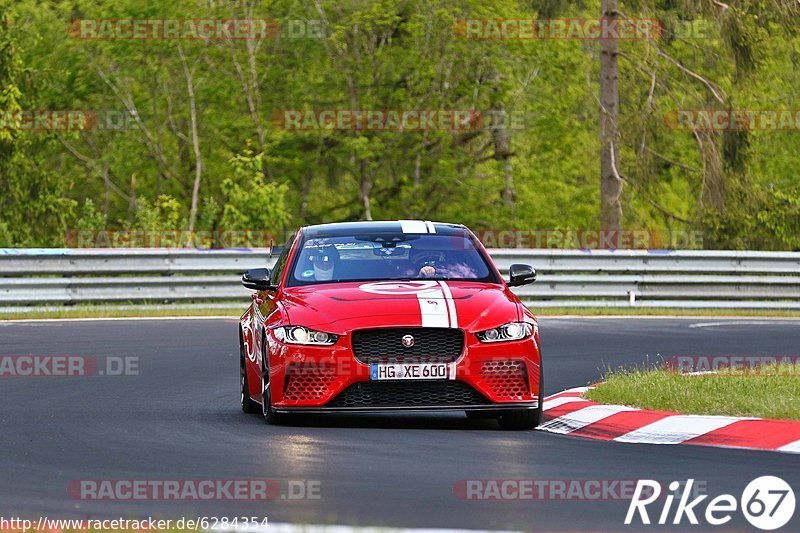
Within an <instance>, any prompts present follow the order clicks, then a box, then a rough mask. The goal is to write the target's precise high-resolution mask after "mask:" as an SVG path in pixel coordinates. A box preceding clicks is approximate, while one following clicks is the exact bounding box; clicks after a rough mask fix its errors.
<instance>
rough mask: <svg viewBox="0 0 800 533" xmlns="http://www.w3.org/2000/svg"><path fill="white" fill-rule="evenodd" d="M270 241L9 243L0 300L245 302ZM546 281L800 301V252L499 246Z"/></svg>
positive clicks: (707, 297) (667, 299)
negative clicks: (262, 245)
mask: <svg viewBox="0 0 800 533" xmlns="http://www.w3.org/2000/svg"><path fill="white" fill-rule="evenodd" d="M268 252H269V250H268V249H242V250H193V249H159V248H155V249H0V307H8V306H30V307H31V308H33V307H37V306H45V305H46V306H53V305H71V304H77V303H117V304H119V303H159V304H163V303H165V302H197V303H199V304H202V302H223V301H230V302H236V301H240V302H242V304H243V305H244V304H245V303H246V302H247V298H248V296H249V294H250V293H251V292H252V291H249V290H247V289H245V288H244V287H242V286H241V285H240V283H239V279H240V277H241V274H242V273H243V272H244V271H245V270H248V269H250V268H257V267H263V266H272V263H274V258H273V260H269V259H268ZM490 253H491V255H492V258H493V259H494V261H495V263H496V264H497V266H498V267H499V268H500V270H501V271H503V272H504V273H507V271H508V267H509V266H510V265H511V264H512V263H527V264H530V265H532V266H533V267H534V268H536V270H537V272H538V274H539V279H538V281H537V282H536V283H534V284H532V285H526V286H523V287H519V288H517V289H515V292H516V293H517V294H518V295H519V296H520V298H521V299H522V300H523V301H524V302H525V303H527V304H529V305H530V306H531V307H533V308H534V309H535V308H536V307H663V308H670V307H671V308H743V309H745V308H752V309H800V274H799V273H800V253H795V252H749V251H748V252H735V251H663V250H658V251H644V250H615V251H611V250H539V249H537V250H532V249H493V250H490Z"/></svg>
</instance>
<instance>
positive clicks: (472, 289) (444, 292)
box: [283, 280, 521, 334]
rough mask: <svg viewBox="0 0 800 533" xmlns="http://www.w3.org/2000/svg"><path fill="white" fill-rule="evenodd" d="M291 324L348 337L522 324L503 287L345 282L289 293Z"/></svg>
mask: <svg viewBox="0 0 800 533" xmlns="http://www.w3.org/2000/svg"><path fill="white" fill-rule="evenodd" d="M283 304H284V309H285V311H286V314H287V315H288V319H289V323H291V324H296V325H302V326H307V327H311V328H318V329H322V330H325V331H328V332H330V333H337V334H343V333H346V332H347V331H350V330H353V329H362V328H373V327H402V326H430V327H459V328H462V329H466V330H467V331H480V330H483V329H488V328H492V327H495V326H498V325H501V324H504V323H506V322H511V321H514V320H519V319H520V316H521V315H520V312H521V311H520V309H519V304H518V300H517V299H516V297H515V296H514V295H513V294H512V293H511V291H510V290H509V289H508V288H507V287H505V286H504V285H500V284H494V283H480V282H467V281H448V282H439V281H431V280H414V281H392V282H388V281H382V282H346V283H326V284H319V285H309V286H304V287H288V288H286V289H284V297H283Z"/></svg>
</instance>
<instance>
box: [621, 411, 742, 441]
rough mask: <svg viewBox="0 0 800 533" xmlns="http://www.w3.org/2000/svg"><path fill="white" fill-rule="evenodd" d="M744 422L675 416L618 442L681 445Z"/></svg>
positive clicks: (626, 435) (622, 437)
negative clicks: (735, 423)
mask: <svg viewBox="0 0 800 533" xmlns="http://www.w3.org/2000/svg"><path fill="white" fill-rule="evenodd" d="M739 420H743V419H742V418H736V417H731V416H701V415H675V416H669V417H667V418H662V419H661V420H658V421H656V422H653V423H652V424H648V425H646V426H644V427H641V428H639V429H635V430H633V431H631V432H630V433H626V434H625V435H621V436H619V437H617V438H616V439H614V440H616V441H618V442H639V443H644V444H680V443H681V442H683V441H686V440H689V439H693V438H695V437H699V436H700V435H705V434H706V433H709V432H711V431H714V430H717V429H720V428H724V427H725V426H728V425H730V424H733V423H734V422H738V421H739Z"/></svg>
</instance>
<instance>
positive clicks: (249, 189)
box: [220, 149, 290, 239]
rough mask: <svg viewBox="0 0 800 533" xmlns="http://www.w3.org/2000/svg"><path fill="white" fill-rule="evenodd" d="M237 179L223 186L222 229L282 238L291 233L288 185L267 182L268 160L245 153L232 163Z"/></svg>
mask: <svg viewBox="0 0 800 533" xmlns="http://www.w3.org/2000/svg"><path fill="white" fill-rule="evenodd" d="M230 163H231V166H232V167H233V170H234V178H226V179H225V180H223V182H222V188H223V190H224V191H225V205H224V207H223V208H222V220H221V223H220V225H221V227H223V228H225V229H226V230H243V231H247V230H254V229H259V230H262V231H265V232H267V233H269V234H271V235H273V236H275V238H276V239H277V238H279V236H280V235H282V234H283V233H284V231H285V230H286V229H287V225H288V224H289V222H290V213H289V210H288V209H287V207H286V195H287V193H288V190H289V187H288V186H287V185H286V184H281V183H275V182H267V181H266V178H265V176H264V172H263V170H262V169H263V164H264V156H263V154H261V153H258V154H253V152H252V150H250V149H245V150H244V151H243V152H242V153H241V154H237V155H235V156H234V157H233V158H231V160H230Z"/></svg>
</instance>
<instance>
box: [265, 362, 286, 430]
mask: <svg viewBox="0 0 800 533" xmlns="http://www.w3.org/2000/svg"><path fill="white" fill-rule="evenodd" d="M268 375H269V374H267V376H268ZM261 414H262V415H264V420H265V421H266V423H267V424H271V425H279V424H282V423H283V422H284V421H285V418H286V417H285V415H283V414H281V413H277V412H276V411H275V408H273V407H272V393H271V392H270V386H269V381H268V380H267V378H266V377H262V378H261Z"/></svg>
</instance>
